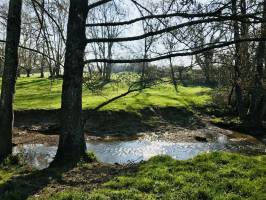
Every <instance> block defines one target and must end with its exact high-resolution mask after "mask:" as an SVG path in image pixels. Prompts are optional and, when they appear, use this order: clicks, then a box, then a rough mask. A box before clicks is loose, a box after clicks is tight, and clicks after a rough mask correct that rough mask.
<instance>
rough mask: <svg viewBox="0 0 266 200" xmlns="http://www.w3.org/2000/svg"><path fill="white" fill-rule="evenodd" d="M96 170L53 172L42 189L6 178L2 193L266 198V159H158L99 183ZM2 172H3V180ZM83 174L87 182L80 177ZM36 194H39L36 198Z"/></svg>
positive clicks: (76, 197)
mask: <svg viewBox="0 0 266 200" xmlns="http://www.w3.org/2000/svg"><path fill="white" fill-rule="evenodd" d="M95 166H96V167H97V166H98V167H97V168H100V166H99V165H93V164H92V163H81V164H79V165H78V166H77V167H76V168H75V169H73V170H72V171H71V172H70V173H69V172H68V173H63V174H61V175H60V176H58V175H57V176H53V175H49V176H50V177H51V178H50V179H48V178H47V172H46V173H42V174H43V175H40V174H41V172H40V173H39V175H38V176H35V178H34V179H33V180H35V181H36V182H37V183H38V184H40V183H41V182H42V179H44V177H45V178H46V179H45V180H46V181H48V182H45V184H41V185H42V188H40V187H36V185H35V184H34V181H33V180H31V178H32V177H34V175H33V176H30V175H29V176H28V177H27V176H26V177H24V178H23V176H22V178H19V176H16V177H17V178H16V179H17V181H15V182H14V181H9V183H8V184H7V180H8V178H4V180H2V181H1V183H0V191H1V189H4V191H5V190H6V189H8V191H9V192H7V193H1V194H0V197H1V195H2V198H4V199H6V200H10V199H13V200H17V199H27V198H28V199H30V200H33V199H34V200H35V199H39V200H144V199H145V200H146V199H147V200H153V199H165V200H211V199H212V200H224V199H227V200H229V199H230V200H243V199H248V200H253V199H254V200H264V199H266V187H265V185H266V156H243V155H239V154H232V153H222V152H214V153H207V154H202V155H199V156H197V157H195V158H193V159H190V160H186V161H177V160H173V159H172V158H170V157H168V156H157V157H154V158H151V159H150V160H149V161H146V162H143V163H141V164H138V165H137V166H133V167H132V168H134V170H131V171H123V170H119V169H117V172H118V174H117V175H116V176H113V177H112V178H110V179H109V180H104V179H103V178H99V177H98V176H99V175H100V174H101V173H100V172H97V173H93V171H95V170H98V169H96V168H95ZM11 168H12V167H11ZM10 170H11V169H10V168H7V169H6V174H7V175H4V176H8V173H9V171H10ZM110 171H114V169H110V170H106V171H104V172H102V176H103V177H105V176H107V175H104V174H105V173H110ZM2 173H3V170H0V177H1V175H2ZM11 173H12V170H11ZM35 173H36V172H35ZM79 174H80V175H81V176H82V177H80V178H78V177H76V176H77V175H79ZM82 174H83V175H82ZM42 176H43V177H42ZM29 177H31V178H29ZM0 179H1V178H0ZM86 179H87V181H86ZM18 180H19V181H18ZM30 180H31V181H30ZM38 184H37V185H38ZM66 186H67V187H66ZM93 186H94V187H93ZM93 188H94V189H93ZM40 189H42V190H41V192H40ZM36 192H39V194H38V195H37V196H34V194H36Z"/></svg>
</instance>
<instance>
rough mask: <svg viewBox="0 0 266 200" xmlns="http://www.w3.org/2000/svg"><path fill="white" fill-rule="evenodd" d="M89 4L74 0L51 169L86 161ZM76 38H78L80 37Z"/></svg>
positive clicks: (86, 0) (70, 15)
mask: <svg viewBox="0 0 266 200" xmlns="http://www.w3.org/2000/svg"><path fill="white" fill-rule="evenodd" d="M87 7H88V0H71V1H70V7H69V18H68V25H67V41H66V53H65V64H64V76H63V88H62V103H61V134H60V140H59V146H58V150H57V153H56V157H55V160H54V162H53V163H52V165H56V164H57V163H61V162H77V161H78V160H79V159H80V158H81V157H85V151H86V144H85V139H84V133H83V120H82V77H83V67H84V51H85V47H86V43H85V41H86V35H85V23H86V19H87V13H88V8H87ZM77 35H78V36H79V37H77Z"/></svg>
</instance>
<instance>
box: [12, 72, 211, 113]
mask: <svg viewBox="0 0 266 200" xmlns="http://www.w3.org/2000/svg"><path fill="white" fill-rule="evenodd" d="M61 87H62V80H61V79H55V80H50V79H48V78H38V77H30V78H27V77H22V78H18V80H17V85H16V95H15V106H14V107H15V110H29V109H58V108H60V101H61ZM127 89H128V87H127V86H126V84H117V83H110V84H107V85H105V86H104V88H103V90H102V91H100V92H97V93H95V92H94V93H93V92H91V91H89V89H87V88H86V87H85V86H84V88H83V108H84V109H91V108H95V107H96V106H97V105H99V104H101V103H102V102H104V101H106V100H108V99H110V98H112V97H115V96H118V95H120V94H122V93H124V92H125V91H127ZM210 91H211V90H210V89H209V88H206V87H199V86H198V87H182V86H179V87H178V92H176V91H175V90H174V88H173V86H172V85H170V84H159V85H156V86H154V87H152V88H149V89H145V90H144V91H142V92H135V93H133V94H130V95H128V96H126V97H123V98H121V99H119V100H117V101H115V102H112V103H111V104H109V105H107V106H105V107H104V108H102V109H103V110H125V111H134V110H139V109H143V108H145V107H151V106H155V107H167V106H172V107H189V106H197V107H200V106H204V105H207V104H208V103H210V102H211V97H210V95H209V93H210Z"/></svg>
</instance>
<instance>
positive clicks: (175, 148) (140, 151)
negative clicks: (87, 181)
mask: <svg viewBox="0 0 266 200" xmlns="http://www.w3.org/2000/svg"><path fill="white" fill-rule="evenodd" d="M249 148H250V149H252V148H253V149H254V146H249V145H248V144H245V145H244V146H241V145H240V144H238V143H230V142H229V140H228V138H227V137H226V136H224V135H221V136H219V137H218V138H217V140H216V142H213V143H176V142H169V141H163V140H149V139H136V140H131V141H109V142H108V141H102V140H96V141H91V142H89V143H87V149H88V151H93V152H94V153H95V154H96V156H97V158H98V159H99V161H101V162H104V163H119V164H126V163H129V162H140V161H142V160H147V159H149V158H151V157H153V156H156V155H169V156H171V157H173V158H174V159H178V160H185V159H189V158H192V157H194V156H196V155H198V154H199V153H202V152H211V151H219V150H227V151H234V152H235V151H237V152H239V151H242V150H243V151H247V149H249ZM263 148H265V147H263ZM56 150H57V147H55V146H49V145H45V144H25V145H20V146H17V147H14V153H15V154H17V153H22V154H23V155H24V157H25V160H26V161H27V162H28V163H29V164H30V165H32V166H34V167H36V168H38V169H43V168H46V167H48V165H49V163H50V162H51V161H52V159H53V157H54V156H55V153H56ZM263 151H265V149H264V150H263Z"/></svg>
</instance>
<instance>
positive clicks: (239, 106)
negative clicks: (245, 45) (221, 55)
mask: <svg viewBox="0 0 266 200" xmlns="http://www.w3.org/2000/svg"><path fill="white" fill-rule="evenodd" d="M232 13H233V14H234V15H235V14H237V0H232ZM239 39H240V33H239V24H238V21H234V40H235V41H237V40H239ZM240 49H241V46H240V44H239V43H236V44H235V64H234V83H233V84H234V86H233V88H234V95H235V101H234V104H233V106H234V107H235V109H236V111H237V113H238V115H239V116H240V117H242V116H243V114H244V111H243V96H242V88H241V70H240V64H241V52H240Z"/></svg>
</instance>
